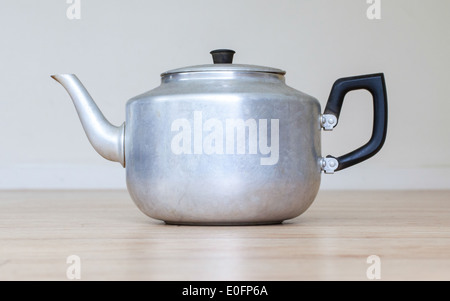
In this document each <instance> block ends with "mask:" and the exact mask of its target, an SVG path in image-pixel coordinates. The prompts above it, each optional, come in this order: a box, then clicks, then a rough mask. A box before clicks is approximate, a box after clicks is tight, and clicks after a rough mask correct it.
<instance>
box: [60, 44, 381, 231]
mask: <svg viewBox="0 0 450 301" xmlns="http://www.w3.org/2000/svg"><path fill="white" fill-rule="evenodd" d="M211 54H212V56H213V61H214V64H205V65H198V66H191V67H184V68H179V69H174V70H170V71H167V72H164V73H162V74H161V85H160V86H159V87H156V88H155V89H153V90H150V91H149V92H146V93H144V94H141V95H139V96H136V97H134V98H131V99H130V100H129V101H128V102H127V104H126V121H125V123H124V124H122V125H121V126H114V125H112V124H111V123H109V122H108V121H107V120H106V118H105V117H104V116H103V114H102V113H101V111H100V110H99V108H98V107H97V105H96V104H95V102H94V101H93V99H92V98H91V96H90V95H89V93H88V92H87V90H86V88H85V87H84V86H83V85H82V83H81V82H80V80H79V79H78V78H77V77H76V76H75V75H74V74H59V75H52V78H53V79H55V80H56V81H58V82H59V83H60V84H61V85H62V86H63V87H64V88H65V89H66V90H67V92H68V93H69V95H70V97H71V98H72V101H73V103H74V105H75V108H76V110H77V112H78V116H79V118H80V120H81V124H82V125H83V128H84V130H85V132H86V135H87V137H88V139H89V141H90V143H91V144H92V146H93V147H94V149H95V150H96V151H97V152H98V153H99V154H100V155H101V156H103V157H104V158H106V159H108V160H111V161H115V162H119V163H120V164H121V165H122V166H123V167H124V168H125V169H126V179H127V180H126V181H127V188H128V191H129V193H130V195H131V198H132V199H133V201H134V202H135V204H136V205H137V207H138V208H139V209H140V210H141V211H142V212H143V213H145V214H146V215H148V216H149V217H151V218H154V219H158V220H161V221H164V222H165V223H167V224H181V225H258V224H276V223H281V222H283V221H285V220H288V219H292V218H294V217H297V216H299V215H301V214H302V213H303V212H305V211H306V210H307V209H308V207H309V206H310V205H311V204H312V202H313V201H314V199H315V197H316V195H317V193H318V190H319V186H320V178H321V173H322V172H324V173H327V174H333V173H334V172H336V171H340V170H343V169H345V168H348V167H350V166H353V165H355V164H357V163H360V162H362V161H364V160H366V159H368V158H370V157H372V156H373V155H375V154H376V153H377V152H378V151H379V150H380V149H381V147H382V146H383V144H384V141H385V139H386V130H387V93H386V84H385V78H384V74H383V73H378V74H369V75H362V76H353V77H346V78H341V79H338V80H337V81H336V82H335V83H334V85H333V86H332V89H331V93H330V96H329V98H328V102H327V104H326V107H325V110H324V112H323V113H321V112H322V111H321V107H320V103H319V101H318V100H317V99H315V98H314V97H312V96H309V95H307V94H305V93H303V92H300V91H297V90H295V89H293V88H291V87H289V86H288V85H286V83H285V74H286V72H285V71H283V70H280V69H276V68H270V67H264V66H256V65H244V64H233V63H232V61H233V56H234V54H235V52H234V51H233V50H229V49H218V50H213V51H212V52H211ZM359 89H365V90H367V91H369V92H370V94H371V96H372V99H373V114H374V119H373V131H372V136H371V138H370V140H369V142H367V143H366V144H365V145H363V146H362V147H360V148H358V149H356V150H354V151H352V152H350V153H348V154H345V155H342V156H338V157H335V156H322V154H321V131H322V130H325V131H330V130H332V129H333V128H334V127H335V126H336V125H337V124H338V120H339V115H340V112H341V108H342V104H343V101H344V99H345V95H346V94H347V93H348V92H350V91H354V90H359Z"/></svg>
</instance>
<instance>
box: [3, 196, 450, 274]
mask: <svg viewBox="0 0 450 301" xmlns="http://www.w3.org/2000/svg"><path fill="white" fill-rule="evenodd" d="M70 255H77V256H78V257H79V258H80V268H81V269H80V275H81V280H188V281H192V280H263V281H264V280H367V279H368V278H367V275H366V272H367V269H368V268H369V267H371V266H372V267H375V266H373V265H372V264H368V263H367V258H368V256H370V255H377V256H378V257H379V258H380V260H381V265H380V268H381V269H380V270H379V271H380V275H381V279H382V280H450V191H427V192H425V191H422V192H417V191H416V192H413V191H410V192H387V191H384V192H370V191H361V192H331V191H325V192H320V193H319V195H318V197H317V199H316V201H315V203H314V204H313V206H312V207H311V208H310V209H309V210H308V211H307V212H306V213H305V214H304V215H302V216H300V217H298V218H296V219H293V220H290V221H287V222H285V223H284V224H282V225H272V226H244V227H220V226H216V227H205V226H203V227H199V226H197V227H196V226H169V225H165V224H164V223H162V222H159V221H156V220H153V219H150V218H148V217H146V216H144V215H143V214H142V213H141V212H140V211H139V210H138V209H137V207H135V205H134V204H133V202H132V201H131V199H130V197H129V196H128V194H127V192H126V191H1V192H0V280H66V279H67V276H66V271H67V269H68V268H71V269H72V268H73V267H75V265H74V263H76V262H70V263H69V264H68V263H67V261H66V260H67V257H68V256H70ZM374 263H375V264H376V262H374ZM71 271H72V270H71Z"/></svg>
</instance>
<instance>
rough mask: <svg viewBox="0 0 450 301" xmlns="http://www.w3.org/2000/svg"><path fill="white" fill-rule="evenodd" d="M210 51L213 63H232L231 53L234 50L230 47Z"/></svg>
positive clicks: (232, 53) (233, 52)
mask: <svg viewBox="0 0 450 301" xmlns="http://www.w3.org/2000/svg"><path fill="white" fill-rule="evenodd" d="M210 53H211V54H212V56H213V61H214V64H232V63H233V55H234V54H235V53H236V51H234V50H230V49H216V50H213V51H211V52H210Z"/></svg>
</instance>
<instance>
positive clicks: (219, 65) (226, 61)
mask: <svg viewBox="0 0 450 301" xmlns="http://www.w3.org/2000/svg"><path fill="white" fill-rule="evenodd" d="M210 53H211V55H212V56H213V61H214V64H205V65H197V66H189V67H183V68H178V69H173V70H169V71H166V72H164V73H162V74H161V76H166V75H170V74H175V73H190V72H217V71H219V72H222V71H232V72H262V73H273V74H280V75H285V74H286V71H283V70H281V69H277V68H271V67H264V66H256V65H243V64H233V56H234V54H235V53H236V52H235V51H234V50H230V49H216V50H213V51H211V52H210Z"/></svg>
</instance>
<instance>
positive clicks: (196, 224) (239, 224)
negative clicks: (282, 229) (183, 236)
mask: <svg viewBox="0 0 450 301" xmlns="http://www.w3.org/2000/svg"><path fill="white" fill-rule="evenodd" d="M164 223H166V225H171V226H264V225H279V224H282V223H283V221H265V222H177V221H164Z"/></svg>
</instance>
